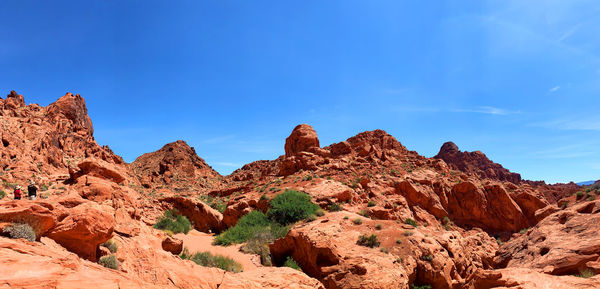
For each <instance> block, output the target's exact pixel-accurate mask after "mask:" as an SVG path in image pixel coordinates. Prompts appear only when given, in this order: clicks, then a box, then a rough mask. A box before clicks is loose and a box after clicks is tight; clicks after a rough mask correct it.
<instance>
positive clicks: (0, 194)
mask: <svg viewBox="0 0 600 289" xmlns="http://www.w3.org/2000/svg"><path fill="white" fill-rule="evenodd" d="M4 197H6V192H5V191H3V190H0V200H2V199H4Z"/></svg>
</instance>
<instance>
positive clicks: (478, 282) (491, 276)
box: [459, 268, 600, 289]
mask: <svg viewBox="0 0 600 289" xmlns="http://www.w3.org/2000/svg"><path fill="white" fill-rule="evenodd" d="M599 286H600V276H596V277H593V278H589V279H585V278H580V277H575V276H552V275H548V274H544V273H541V272H538V271H536V270H532V269H526V268H508V269H501V270H477V271H476V272H475V273H474V274H473V275H471V277H470V278H469V280H468V282H467V283H466V284H465V285H462V286H461V287H459V288H460V289H490V288H523V289H529V288H531V289H537V288H552V289H573V288H582V289H584V288H585V289H592V288H598V287H599Z"/></svg>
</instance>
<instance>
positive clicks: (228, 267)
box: [179, 248, 242, 272]
mask: <svg viewBox="0 0 600 289" xmlns="http://www.w3.org/2000/svg"><path fill="white" fill-rule="evenodd" d="M179 256H180V257H181V259H187V260H190V261H193V262H194V263H196V264H198V265H200V266H204V267H215V268H220V269H223V270H225V271H230V272H242V265H241V264H240V263H238V262H236V261H235V260H233V259H231V258H229V257H225V256H221V255H213V254H212V253H210V252H196V253H193V254H190V253H189V251H188V250H187V248H186V249H184V250H183V252H182V253H181V255H179Z"/></svg>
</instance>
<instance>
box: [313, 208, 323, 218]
mask: <svg viewBox="0 0 600 289" xmlns="http://www.w3.org/2000/svg"><path fill="white" fill-rule="evenodd" d="M315 216H317V217H323V216H325V211H323V210H322V209H318V210H317V211H316V212H315Z"/></svg>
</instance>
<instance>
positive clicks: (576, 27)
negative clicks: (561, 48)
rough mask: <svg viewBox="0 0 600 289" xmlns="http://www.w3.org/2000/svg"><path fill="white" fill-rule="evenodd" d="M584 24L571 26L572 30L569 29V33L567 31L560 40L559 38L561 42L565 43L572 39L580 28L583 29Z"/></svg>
mask: <svg viewBox="0 0 600 289" xmlns="http://www.w3.org/2000/svg"><path fill="white" fill-rule="evenodd" d="M581 24H582V23H578V24H577V25H573V26H571V28H569V29H568V30H567V31H565V32H564V33H563V34H562V35H561V36H560V38H558V41H559V42H562V41H565V40H567V38H569V37H571V36H572V35H573V34H575V32H577V30H579V28H580V27H581Z"/></svg>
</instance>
